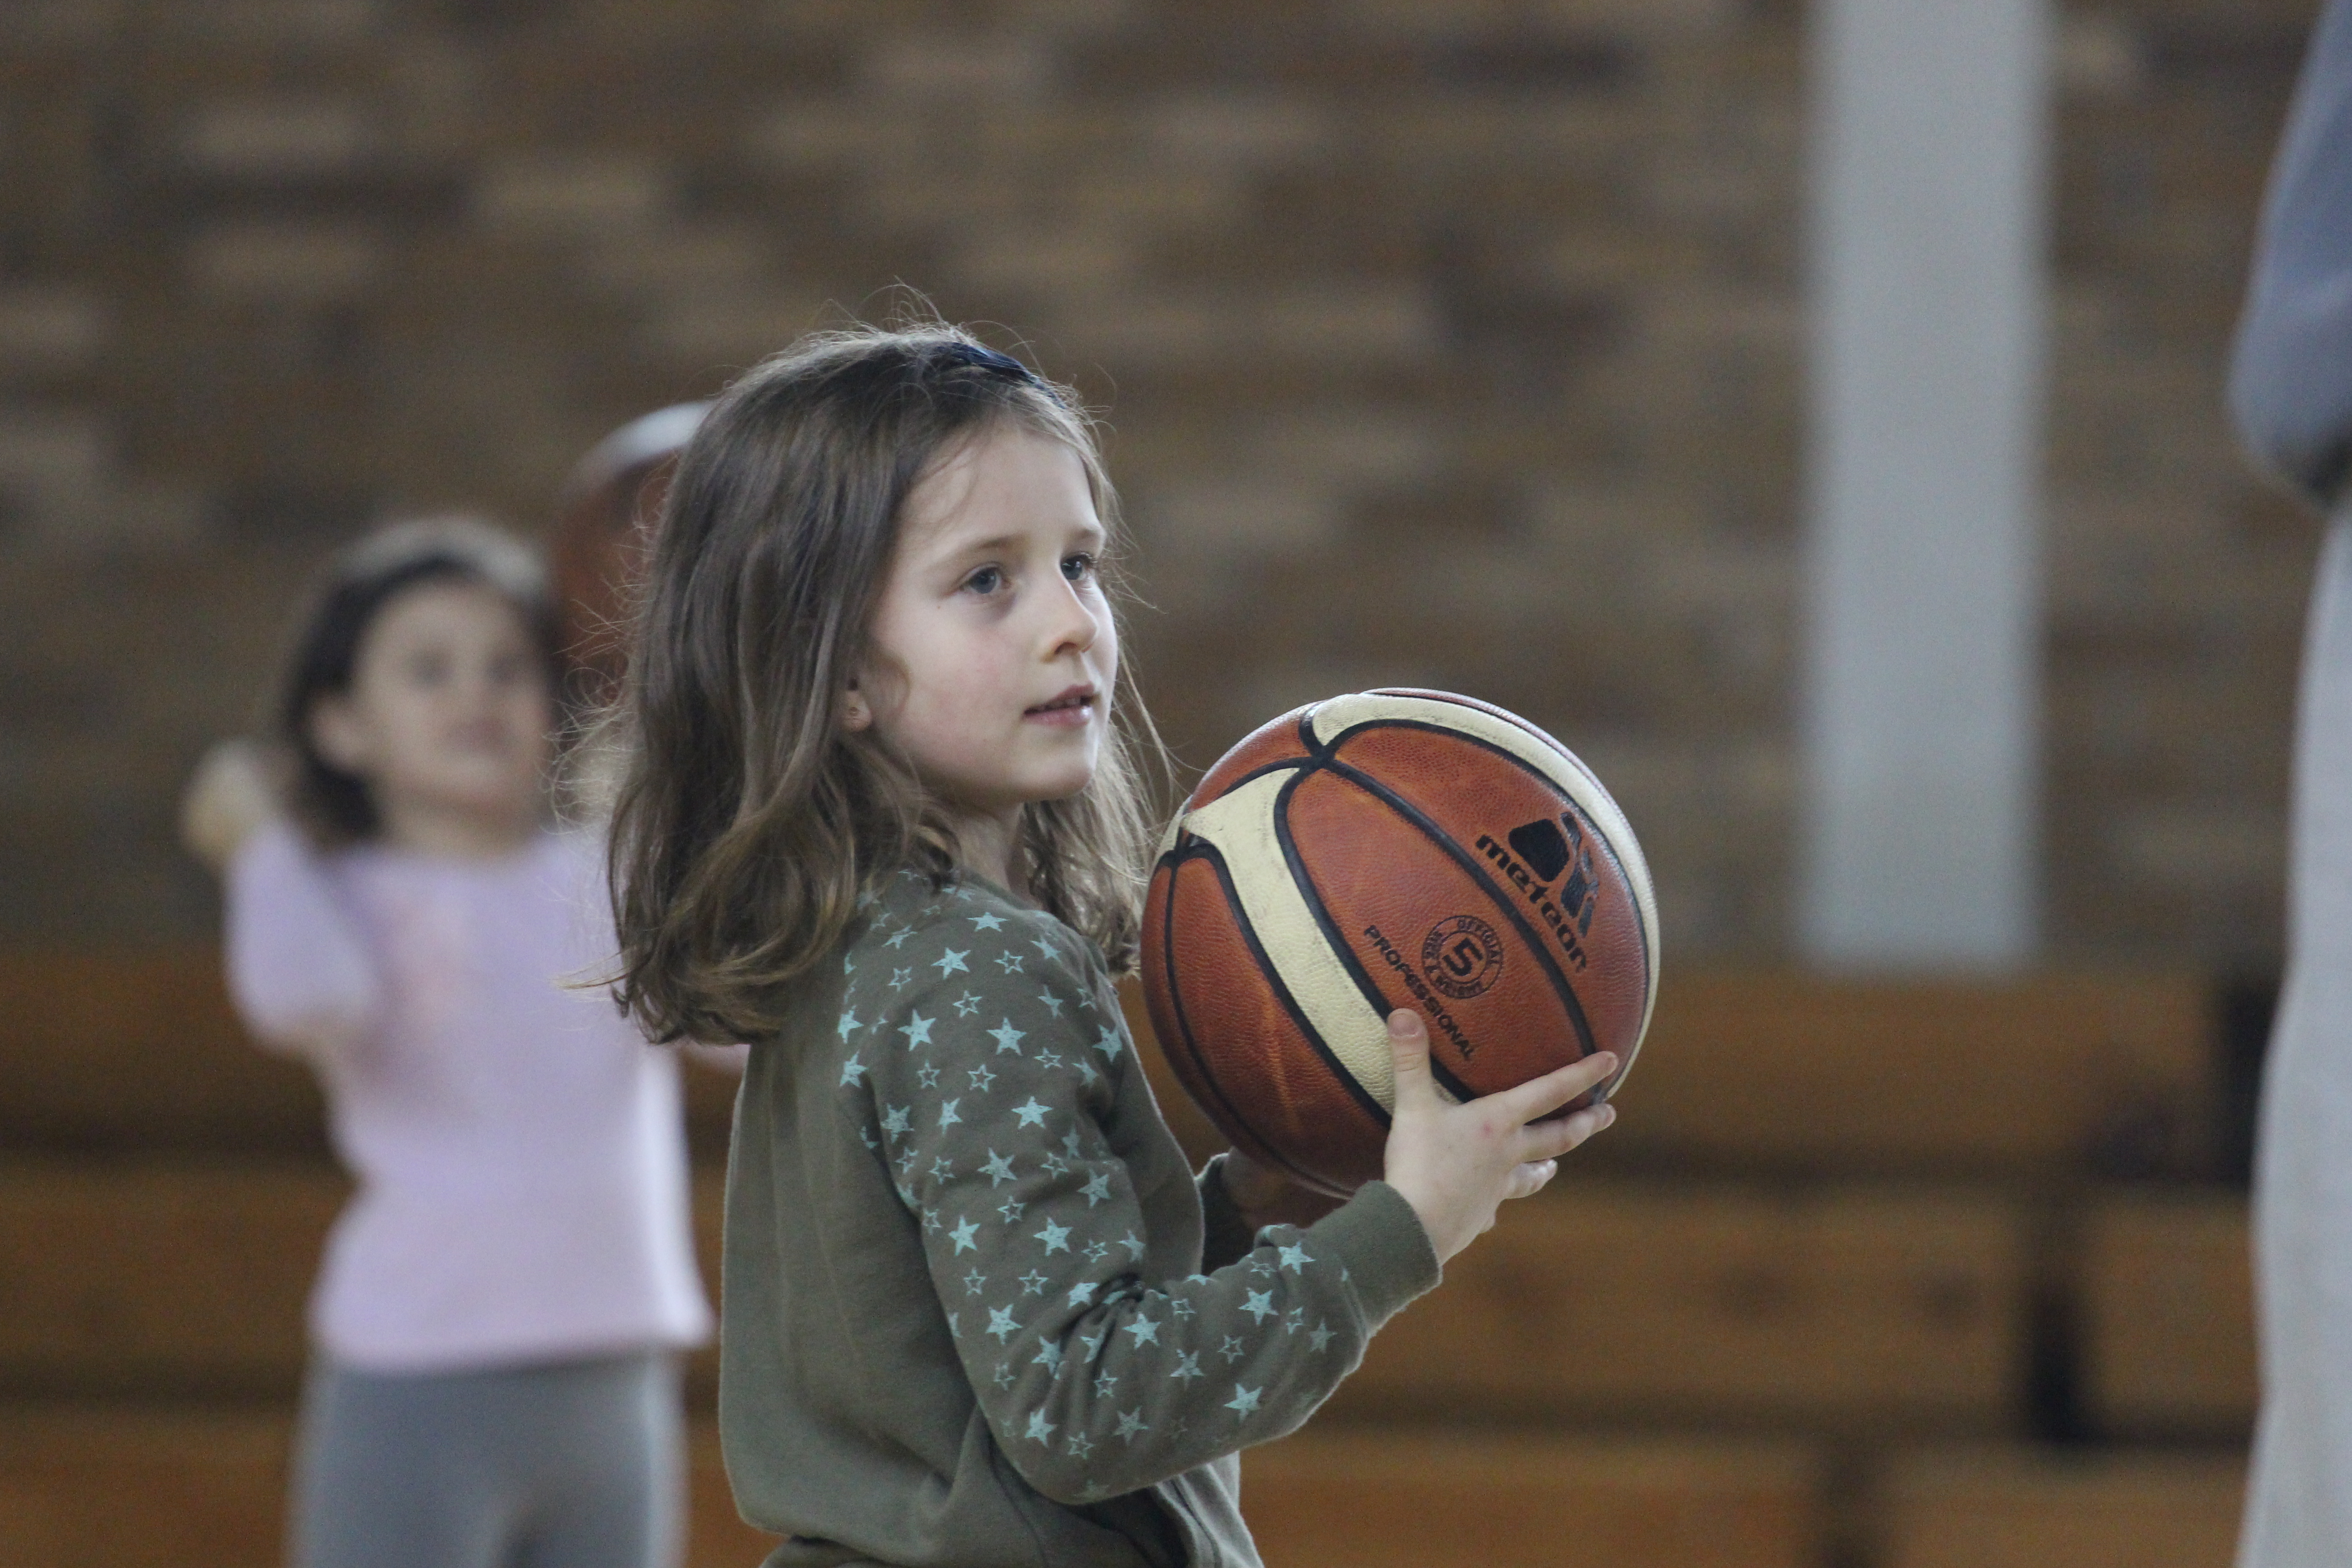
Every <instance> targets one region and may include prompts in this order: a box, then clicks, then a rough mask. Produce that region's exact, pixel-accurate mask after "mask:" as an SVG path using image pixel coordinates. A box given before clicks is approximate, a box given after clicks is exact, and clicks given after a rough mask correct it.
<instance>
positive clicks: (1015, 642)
mask: <svg viewBox="0 0 2352 1568" xmlns="http://www.w3.org/2000/svg"><path fill="white" fill-rule="evenodd" d="M1103 540H1104V535H1103V526H1102V521H1101V520H1100V519H1098V518H1097V517H1096V515H1095V505H1094V498H1093V497H1092V495H1091V494H1090V493H1089V492H1088V490H1087V475H1086V469H1085V468H1084V467H1083V466H1082V465H1081V464H1080V463H1079V461H1078V458H1077V455H1076V453H1074V452H1072V451H1071V450H1070V449H1069V448H1068V447H1066V446H1064V445H1062V444H1061V443H1060V442H1058V441H1054V440H1050V439H1048V438H1046V437H1041V436H1034V435H1032V434H1030V433H1029V432H1027V431H1025V430H1022V429H1019V428H1018V427H1005V428H1001V429H998V430H995V431H992V432H991V433H989V434H988V435H985V436H983V437H981V438H979V439H978V440H975V441H973V442H971V444H969V445H968V446H966V447H964V448H963V449H962V450H961V451H960V452H958V453H957V454H956V455H955V456H954V457H953V458H950V459H949V460H948V461H947V462H945V463H943V464H941V465H940V467H939V468H937V469H936V470H935V471H933V472H932V473H931V474H930V475H929V476H928V477H927V478H925V479H923V480H922V482H921V483H919V484H918V485H917V486H916V487H915V488H914V489H913V490H912V491H911V492H910V493H909V494H908V498H907V505H906V513H905V516H904V518H903V520H902V521H901V524H900V532H899V538H898V551H897V552H896V553H895V554H894V555H893V556H892V558H891V562H890V569H889V574H888V576H887V578H886V579H885V580H884V583H883V586H882V596H881V601H880V604H879V605H877V609H876V612H875V619H874V628H873V642H872V647H871V649H870V653H869V657H868V658H867V661H866V665H865V667H864V668H862V669H861V670H860V671H859V673H858V679H857V682H856V686H855V688H854V689H852V691H851V693H850V700H849V704H848V712H847V722H848V725H849V727H850V728H851V729H853V730H862V729H866V728H867V727H868V726H871V727H872V728H873V729H874V730H875V731H876V732H877V733H878V734H880V735H881V736H883V737H884V738H885V739H887V740H888V741H890V742H893V743H895V744H896V745H898V747H899V748H900V749H901V750H903V751H904V752H906V753H907V755H908V757H909V758H910V759H911V760H912V761H913V763H914V765H915V768H916V771H917V772H918V773H919V774H920V775H921V776H922V778H923V781H924V782H925V783H926V784H929V786H930V787H931V788H932V789H933V790H935V791H937V792H938V793H939V794H940V796H941V797H942V798H943V799H945V800H946V801H947V802H948V803H949V804H950V806H951V807H953V808H955V809H958V810H961V811H965V812H970V813H973V814H975V815H979V816H989V817H994V818H999V819H1004V818H1009V817H1010V816H1013V814H1015V813H1017V812H1018V811H1019V810H1020V808H1021V807H1022V806H1024V805H1027V804H1029V803H1030V802H1032V801H1042V800H1059V799H1062V798H1064V797H1065V796H1067V795H1076V793H1077V792H1078V791H1079V790H1081V789H1084V788H1085V787H1086V785H1087V781H1088V780H1089V779H1091V778H1093V777H1094V771H1095V759H1096V757H1097V754H1098V753H1099V752H1100V751H1101V749H1102V738H1103V728H1104V726H1105V725H1106V724H1107V723H1108V722H1109V719H1110V698H1111V690H1112V687H1113V683H1114V682H1115V681H1116V679H1117V678H1118V632H1117V630H1116V629H1115V628H1114V627H1113V626H1112V624H1111V613H1110V605H1109V602H1108V600H1107V599H1106V598H1105V597H1104V595H1103V590H1102V584H1101V583H1100V581H1099V580H1098V579H1097V575H1096V559H1097V556H1098V555H1099V554H1100V552H1101V551H1102V547H1103Z"/></svg>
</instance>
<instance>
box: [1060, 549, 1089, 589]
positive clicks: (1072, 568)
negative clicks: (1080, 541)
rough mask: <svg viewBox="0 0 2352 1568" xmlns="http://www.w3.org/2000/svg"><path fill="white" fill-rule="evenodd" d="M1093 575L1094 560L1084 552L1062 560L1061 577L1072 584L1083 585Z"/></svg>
mask: <svg viewBox="0 0 2352 1568" xmlns="http://www.w3.org/2000/svg"><path fill="white" fill-rule="evenodd" d="M1094 574H1095V558H1094V557H1093V556H1092V555H1091V554H1089V553H1087V552H1086V551H1083V550H1081V551H1079V552H1077V553H1076V554H1075V555H1066V556H1064V557H1063V558H1062V575H1063V576H1065V577H1067V578H1068V579H1069V580H1070V581H1071V582H1073V583H1083V582H1085V581H1086V580H1087V578H1089V577H1091V576H1093V575H1094Z"/></svg>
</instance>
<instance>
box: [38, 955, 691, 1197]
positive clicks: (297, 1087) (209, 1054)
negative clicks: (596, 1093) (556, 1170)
mask: <svg viewBox="0 0 2352 1568" xmlns="http://www.w3.org/2000/svg"><path fill="white" fill-rule="evenodd" d="M685 1082H686V1095H687V1120H688V1129H689V1131H690V1133H691V1134H692V1136H693V1138H694V1140H695V1142H696V1145H697V1148H698V1151H700V1152H706V1153H716V1152H719V1151H722V1150H724V1148H725V1147H726V1134H727V1126H728V1122H729V1119H730V1117H731V1116H732V1114H733V1110H734V1094H735V1080H734V1079H731V1078H729V1077H727V1076H725V1075H723V1074H719V1073H712V1072H706V1071H699V1070H697V1071H689V1072H688V1073H687V1074H686V1075H685ZM0 1147H5V1148H8V1149H14V1150H20V1151H21V1150H28V1149H46V1150H76V1151H79V1150H151V1151H152V1150H183V1151H194V1150H208V1151H214V1152H241V1153H277V1154H281V1155H282V1154H295V1153H307V1154H318V1153H321V1152H324V1150H325V1148H326V1140H325V1134H324V1112H323V1110H322V1108H321V1106H320V1099H319V1092H318V1089H317V1087H316V1086H315V1084H314V1083H313V1082H312V1079H311V1077H310V1071H309V1069H308V1068H304V1067H303V1066H301V1065H300V1064H299V1063H297V1062H293V1061H289V1060H288V1059H286V1058H281V1057H276V1056H272V1055H270V1054H269V1053H268V1052H266V1051H263V1050H261V1049H259V1048H257V1047H255V1046H254V1045H253V1044H252V1043H251V1041H250V1040H249V1039H247V1036H246V1034H245V1030H244V1027H243V1026H242V1025H240V1024H239V1023H238V1022H237V1018H236V1012H235V1011H234V1010H233V1009H232V1008H231V1006H230V1005H229V1000H228V994H227V988H226V983H225V982H224V980H223V978H222V973H221V956H220V953H219V952H217V951H215V949H212V948H208V947H207V948H194V949H160V950H153V951H142V950H99V951H89V952H72V951H68V952H23V951H18V952H0Z"/></svg>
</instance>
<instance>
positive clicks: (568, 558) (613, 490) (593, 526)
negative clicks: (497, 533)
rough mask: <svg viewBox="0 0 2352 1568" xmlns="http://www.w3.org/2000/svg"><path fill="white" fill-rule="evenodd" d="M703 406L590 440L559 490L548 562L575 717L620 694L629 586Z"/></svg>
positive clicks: (567, 695)
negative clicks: (592, 442) (560, 496)
mask: <svg viewBox="0 0 2352 1568" xmlns="http://www.w3.org/2000/svg"><path fill="white" fill-rule="evenodd" d="M709 407H710V405H709V404H707V403H680V404H675V405H671V406H670V407H667V408H664V409H661V410H659V411H658V412H656V413H653V414H648V415H646V416H644V417H643V418H641V419H635V420H632V421H630V422H629V423H628V424H626V425H624V426H621V427H620V428H619V429H618V430H615V431H614V432H613V433H612V434H611V435H610V436H607V437H604V439H603V440H602V441H599V442H597V443H596V445H595V447H593V448H592V449H591V450H590V452H589V453H588V455H587V456H586V457H584V458H581V459H580V466H579V467H578V468H574V469H572V478H571V479H570V480H568V481H567V482H566V483H565V485H564V487H563V500H562V510H561V511H560V512H559V514H558V516H557V521H556V525H555V536H554V540H553V542H552V544H551V547H550V549H549V552H548V568H549V572H550V574H551V576H552V577H553V579H554V585H555V596H556V603H557V605H558V606H559V610H558V616H559V625H558V636H559V637H560V638H561V642H562V649H563V662H564V667H565V677H564V691H563V696H564V701H565V706H566V707H567V708H568V709H570V710H572V712H573V713H574V714H575V715H580V716H584V715H589V714H593V712H594V711H595V710H597V709H600V708H602V707H604V705H605V704H606V703H608V702H610V701H611V700H613V698H614V696H616V695H618V692H619V688H620V679H621V670H622V667H623V665H624V663H625V651H624V649H625V638H624V636H623V632H624V628H625V623H626V621H627V618H628V611H629V600H630V594H631V589H630V586H629V585H630V584H631V583H632V582H633V581H634V580H635V575H636V570H637V564H638V563H639V562H641V561H642V560H644V558H645V552H646V548H647V547H648V545H649V544H650V542H651V535H650V530H651V528H652V526H653V523H654V520H655V519H656V517H658V516H659V515H660V512H661V502H662V495H663V492H664V491H666V490H667V489H668V488H669V477H670V475H671V473H672V472H674V471H675V470H676V469H677V455H678V452H679V451H680V449H682V448H683V447H685V446H686V443H687V440H688V437H691V436H692V435H693V434H694V432H695V428H696V426H699V425H700V424H701V423H702V416H703V415H704V414H705V413H707V412H709Z"/></svg>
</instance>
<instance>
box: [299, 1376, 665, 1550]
mask: <svg viewBox="0 0 2352 1568" xmlns="http://www.w3.org/2000/svg"><path fill="white" fill-rule="evenodd" d="M684 1449H685V1434H684V1416H683V1415H682V1413H681V1410H680V1405H679V1398H678V1370H677V1358H676V1357H675V1356H672V1355H669V1354H667V1353H664V1352H644V1353H638V1354H631V1355H623V1356H613V1357H605V1358H603V1359H599V1360H595V1361H577V1362H558V1363H549V1364H545V1365H539V1366H520V1367H501V1368H498V1369H496V1370H492V1371H485V1372H465V1373H430V1374H396V1373H395V1374H383V1373H362V1372H353V1371H351V1370H350V1369H348V1368H343V1367H337V1366H333V1365H331V1364H329V1363H325V1362H320V1363H316V1364H314V1365H313V1367H312V1369H311V1372H310V1378H309V1381H308V1383H307V1384H306V1385H305V1387H304V1389H303V1394H302V1422H301V1430H300V1432H299V1436H298V1437H297V1439H296V1448H295V1458H294V1500H293V1502H294V1506H293V1519H292V1521H291V1540H290V1546H291V1552H292V1561H293V1563H294V1564H295V1568H673V1565H674V1564H676V1563H677V1561H678V1558H679V1554H680V1547H681V1541H680V1537H681V1534H682V1527H683V1524H684V1518H685V1516H684V1510H683V1508H682V1507H681V1498H680V1495H679V1494H680V1491H681V1489H682V1487H683V1484H684Z"/></svg>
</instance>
